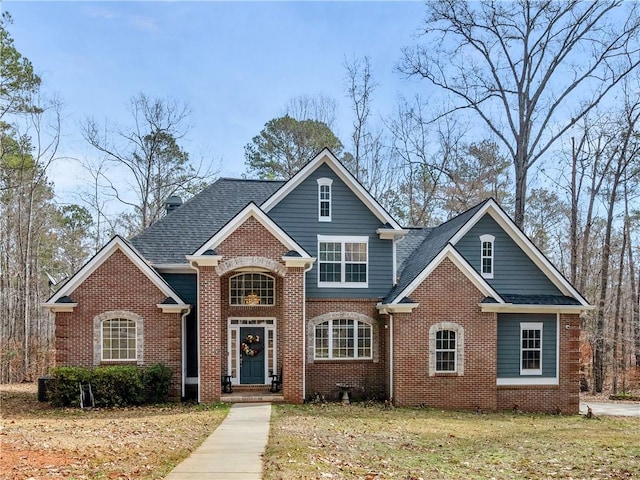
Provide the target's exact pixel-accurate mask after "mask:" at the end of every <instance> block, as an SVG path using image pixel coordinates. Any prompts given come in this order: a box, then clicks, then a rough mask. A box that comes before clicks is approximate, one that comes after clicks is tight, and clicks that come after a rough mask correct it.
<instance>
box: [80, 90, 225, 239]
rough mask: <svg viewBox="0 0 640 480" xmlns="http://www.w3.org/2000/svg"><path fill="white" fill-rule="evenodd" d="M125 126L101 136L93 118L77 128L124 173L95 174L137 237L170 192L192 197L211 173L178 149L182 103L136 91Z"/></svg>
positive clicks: (156, 215)
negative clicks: (120, 178) (122, 207)
mask: <svg viewBox="0 0 640 480" xmlns="http://www.w3.org/2000/svg"><path fill="white" fill-rule="evenodd" d="M130 114H131V118H132V121H133V123H132V124H131V125H130V127H128V128H126V129H123V128H116V127H114V128H113V129H112V130H110V129H109V127H108V126H105V128H104V132H103V131H102V130H101V128H100V127H99V126H98V124H97V123H96V121H95V120H93V119H88V120H87V121H86V122H85V124H84V126H83V135H84V138H85V139H86V140H87V142H89V144H90V145H91V146H93V147H94V148H95V149H96V150H98V151H99V152H101V153H102V154H103V155H104V158H105V160H106V161H107V162H108V163H110V164H111V165H112V166H115V167H117V168H118V169H120V175H121V176H122V173H123V172H124V182H118V181H117V180H116V176H117V175H107V174H106V172H103V174H101V176H102V178H103V179H104V180H105V181H106V182H107V184H108V189H109V190H110V192H111V195H112V196H113V197H114V198H116V199H117V200H118V201H119V202H120V203H121V204H123V205H125V206H126V207H129V208H131V209H132V211H133V214H129V215H127V216H126V220H128V233H129V234H135V233H138V232H140V231H142V230H144V229H145V228H147V227H148V226H149V225H151V224H152V223H154V222H155V221H156V220H158V219H159V218H160V217H161V216H162V215H163V214H164V202H165V201H166V199H167V198H168V197H170V196H171V195H174V194H182V195H187V196H190V195H193V194H194V193H196V191H197V190H199V189H201V188H202V186H203V183H202V182H203V180H206V179H208V178H210V177H211V176H212V175H213V173H212V172H211V171H210V169H209V168H205V167H204V165H203V163H202V162H200V164H198V165H195V166H194V164H193V163H192V162H191V160H190V158H189V154H188V153H187V152H185V151H184V150H183V149H182V147H181V146H180V145H179V141H180V140H182V139H183V138H184V136H185V135H186V133H187V130H188V126H187V124H186V122H187V117H188V114H189V110H188V108H187V107H186V106H185V105H182V104H181V103H179V102H177V101H174V100H164V99H160V98H149V97H147V96H146V95H144V94H142V93H140V94H138V95H137V96H135V97H133V98H132V99H131V104H130Z"/></svg>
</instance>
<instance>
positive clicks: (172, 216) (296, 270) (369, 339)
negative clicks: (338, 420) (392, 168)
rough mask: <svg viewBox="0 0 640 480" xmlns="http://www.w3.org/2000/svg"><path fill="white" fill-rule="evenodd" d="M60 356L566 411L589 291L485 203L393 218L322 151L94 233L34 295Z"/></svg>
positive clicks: (298, 385) (292, 387) (572, 398)
mask: <svg viewBox="0 0 640 480" xmlns="http://www.w3.org/2000/svg"><path fill="white" fill-rule="evenodd" d="M45 306H46V307H47V308H49V309H50V310H51V311H52V312H53V313H54V314H55V325H56V359H57V363H58V364H59V365H82V366H97V365H106V364H134V365H147V364H154V363H159V362H160V363H164V364H166V365H168V366H169V367H171V368H172V369H173V371H174V375H173V383H172V394H173V397H174V398H176V399H177V398H179V397H188V396H190V395H191V396H194V397H195V398H196V399H197V400H198V401H200V402H212V401H216V400H219V399H221V397H222V395H224V393H223V386H222V385H221V378H222V377H223V376H228V378H229V379H230V381H231V384H232V385H233V386H235V388H238V387H239V388H242V386H245V385H252V386H254V387H253V388H255V386H256V385H257V386H262V388H264V389H265V390H268V388H269V386H270V384H271V381H270V374H272V373H274V372H275V373H280V372H281V375H282V395H283V396H284V400H285V401H287V402H291V403H302V402H303V401H304V400H305V399H306V398H308V397H309V396H310V395H313V394H314V393H316V392H317V393H320V394H322V395H325V396H326V397H327V398H337V396H338V395H339V391H340V389H339V387H338V386H337V384H345V385H348V386H350V388H351V393H352V394H353V395H356V396H361V397H369V398H371V397H376V398H378V399H389V398H392V399H393V401H394V403H395V404H396V405H421V404H424V405H428V406H433V407H438V408H454V409H481V410H484V411H492V410H499V409H512V408H518V409H521V410H526V411H547V412H551V411H558V410H559V411H562V412H564V413H577V412H578V401H579V399H578V387H579V328H580V320H579V315H580V313H581V312H583V311H585V310H588V309H589V308H590V306H589V304H588V303H587V302H586V301H585V299H584V298H583V297H582V296H581V295H580V293H578V292H577V291H576V289H575V288H574V287H573V286H572V285H571V284H570V283H569V282H568V281H567V280H566V279H565V278H564V277H563V276H562V275H561V274H560V273H559V272H558V270H557V269H556V268H555V267H554V266H553V265H552V264H551V263H550V262H549V261H548V260H547V259H546V258H545V257H544V255H542V254H541V253H540V251H539V250H538V249H537V248H536V247H535V246H534V245H533V244H532V242H531V241H530V240H529V239H528V238H527V237H526V236H525V235H524V234H523V233H522V232H521V231H520V230H519V229H518V228H517V227H516V226H515V224H514V223H513V222H512V221H511V219H510V218H509V217H508V216H507V215H506V214H505V212H504V211H503V210H502V209H501V208H500V207H499V206H498V205H497V204H496V202H495V201H493V200H487V201H485V202H483V203H481V204H479V205H477V206H475V207H474V208H472V209H470V210H468V211H466V212H464V213H462V214H461V215H459V216H457V217H455V218H453V219H452V220H449V221H448V222H445V223H443V224H442V225H440V226H438V227H435V228H412V229H405V228H402V227H401V226H400V225H399V224H398V223H397V222H396V221H395V220H394V219H393V218H392V217H391V216H390V215H389V213H388V212H386V211H385V210H384V209H383V208H382V207H381V206H380V204H379V203H378V202H377V201H376V200H375V199H374V198H373V197H372V196H371V195H370V194H369V193H368V192H367V191H366V190H365V189H364V188H363V187H362V186H361V185H360V184H359V183H358V182H357V180H355V178H354V177H353V176H352V175H351V174H350V173H349V172H348V171H347V170H346V169H345V168H344V167H343V166H342V165H341V164H340V162H339V161H338V160H337V159H336V158H335V157H334V155H333V154H332V153H331V152H330V151H329V150H327V149H325V150H323V151H322V152H320V153H319V154H318V155H317V157H315V159H314V160H312V161H311V162H310V163H308V164H307V165H306V166H305V167H304V168H302V169H301V170H300V171H299V172H298V173H297V174H296V175H295V176H294V177H292V178H291V179H290V180H289V181H286V182H282V181H263V180H246V179H241V180H239V179H220V180H218V181H216V182H215V183H213V184H212V185H210V186H209V187H207V188H206V189H204V190H203V191H202V192H201V193H200V194H198V195H196V196H195V197H193V198H192V199H190V200H189V201H187V202H186V203H184V204H183V205H180V206H177V207H176V206H175V205H172V211H171V212H169V213H168V214H167V215H166V216H165V217H163V218H162V219H161V220H159V221H158V222H157V223H155V224H154V225H152V226H151V227H150V228H148V229H147V230H146V231H144V232H143V233H141V234H140V235H138V236H137V237H135V238H133V239H131V240H130V241H127V240H125V239H123V238H120V237H118V236H116V237H114V238H113V239H112V240H111V241H110V242H109V243H108V244H107V245H105V246H104V247H103V248H102V249H101V250H100V251H99V252H98V253H97V254H96V255H95V256H94V257H93V258H92V259H91V260H90V261H89V262H88V263H87V264H86V265H84V266H83V267H82V268H81V269H80V270H79V271H78V272H77V273H76V274H75V275H74V276H73V277H72V278H71V279H70V280H69V281H68V282H67V283H66V284H65V285H64V286H63V287H62V288H60V290H58V291H57V292H56V294H55V295H53V296H52V297H51V298H50V299H49V300H48V301H47V302H46V304H45Z"/></svg>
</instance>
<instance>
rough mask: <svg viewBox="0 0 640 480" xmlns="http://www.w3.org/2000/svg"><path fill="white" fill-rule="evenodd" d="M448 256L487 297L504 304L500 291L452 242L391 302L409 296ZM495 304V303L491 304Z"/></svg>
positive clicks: (397, 301) (399, 300)
mask: <svg viewBox="0 0 640 480" xmlns="http://www.w3.org/2000/svg"><path fill="white" fill-rule="evenodd" d="M445 258H448V259H449V260H451V261H452V262H453V264H454V265H455V266H456V267H458V269H459V270H460V271H461V272H462V273H463V274H464V275H465V276H466V277H467V278H468V279H469V280H470V281H471V282H472V283H473V284H474V285H475V287H476V288H477V289H478V290H479V291H480V292H481V293H482V294H484V295H485V296H486V297H493V298H495V300H496V301H497V302H498V304H504V303H505V302H504V300H503V299H502V297H500V295H499V294H498V292H496V291H495V290H494V289H493V288H492V287H491V285H489V284H488V283H487V282H486V280H485V279H484V278H482V277H481V276H480V274H479V273H478V272H476V270H475V269H474V268H473V267H472V266H471V265H469V263H468V262H467V261H466V260H465V259H464V257H463V256H462V255H460V253H458V251H457V250H456V249H455V248H454V247H453V245H451V244H447V246H446V247H444V248H443V249H442V250H441V251H440V253H438V255H436V257H435V258H434V259H433V260H431V262H429V264H428V265H427V266H426V267H425V268H424V269H423V270H422V272H420V273H419V274H418V275H417V276H416V278H414V279H413V280H412V281H411V283H410V284H409V285H407V286H406V287H405V288H404V290H402V291H401V292H400V293H398V294H397V295H396V296H395V300H394V301H393V302H391V305H397V304H399V303H400V302H401V301H402V299H403V298H405V297H409V296H410V295H411V294H412V293H413V292H414V290H415V289H416V288H418V286H420V285H421V284H422V282H424V280H425V279H426V278H427V277H428V276H429V275H431V273H433V271H434V270H435V269H436V268H437V267H438V265H440V264H441V263H442V261H443V260H444V259H445ZM491 305H495V304H491Z"/></svg>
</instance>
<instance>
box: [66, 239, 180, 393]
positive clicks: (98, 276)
mask: <svg viewBox="0 0 640 480" xmlns="http://www.w3.org/2000/svg"><path fill="white" fill-rule="evenodd" d="M70 297H71V298H72V299H73V300H74V301H75V302H77V303H78V306H77V307H76V308H75V309H74V311H73V312H59V313H57V314H56V320H55V326H56V364H57V365H59V366H72V365H73V366H83V367H93V366H96V362H95V360H94V355H95V352H94V318H95V317H96V316H98V315H101V314H104V313H105V312H118V311H122V310H125V311H128V312H132V313H134V314H136V315H139V316H140V317H142V319H143V329H144V334H143V335H144V347H143V348H144V352H143V357H142V362H141V365H153V364H156V363H163V364H165V365H167V366H168V367H169V368H171V370H172V371H173V377H172V379H171V386H170V397H171V398H172V399H174V400H178V399H179V398H180V392H181V385H182V376H181V375H182V371H181V365H182V354H181V351H182V348H181V334H180V332H181V316H180V314H178V313H170V314H167V313H162V311H161V310H160V309H159V308H158V307H157V304H159V303H162V301H164V299H165V295H164V294H163V293H162V292H161V291H160V290H159V289H158V288H157V287H156V286H155V285H154V284H153V283H152V282H151V280H149V278H147V276H146V275H145V274H144V273H142V272H141V271H140V269H139V268H138V267H137V266H136V265H135V264H133V263H132V262H131V261H130V260H129V258H128V257H127V256H126V255H125V254H124V253H122V252H121V251H120V250H116V251H115V252H114V253H113V254H112V255H111V256H110V257H109V258H107V259H106V260H105V261H104V262H103V263H102V265H100V266H99V267H98V268H97V269H96V270H95V271H94V272H93V273H92V274H91V275H89V277H88V278H87V279H86V280H85V281H84V282H82V284H80V285H79V286H78V287H77V288H76V289H75V290H74V291H73V292H71V294H70ZM98 358H99V357H98ZM121 363H122V362H100V364H101V365H105V364H121ZM129 364H133V365H135V364H137V362H130V363H129Z"/></svg>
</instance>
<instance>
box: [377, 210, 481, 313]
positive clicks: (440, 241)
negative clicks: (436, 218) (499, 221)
mask: <svg viewBox="0 0 640 480" xmlns="http://www.w3.org/2000/svg"><path fill="white" fill-rule="evenodd" d="M487 201H488V200H486V201H485V202H482V203H479V204H478V205H476V206H475V207H473V208H471V209H469V210H467V211H466V212H464V213H461V214H460V215H458V216H457V217H454V218H452V219H451V220H449V221H447V222H444V223H442V224H440V225H438V226H437V227H435V228H432V229H424V230H428V232H424V231H423V232H422V233H423V235H424V234H425V233H428V234H427V235H426V236H425V237H424V240H422V242H421V243H419V244H418V245H417V246H416V247H415V249H414V250H413V251H412V252H410V253H409V254H408V255H407V252H403V256H404V261H402V264H401V265H400V267H401V268H400V269H398V283H397V285H396V286H395V287H394V288H393V289H392V290H391V292H390V293H389V295H387V297H386V298H385V299H384V301H383V303H391V302H393V301H394V300H395V299H396V297H397V296H398V295H399V294H400V293H402V291H403V290H404V289H405V288H407V287H408V286H409V284H410V283H411V282H412V281H413V280H414V279H415V278H416V277H417V276H418V275H419V274H420V272H422V271H423V270H424V269H425V268H426V267H427V265H429V263H431V261H432V260H433V259H434V258H435V257H436V256H437V255H438V254H439V253H440V252H441V251H442V249H443V248H444V247H446V246H447V244H448V243H449V241H450V240H451V238H453V236H454V235H455V234H456V233H457V232H458V230H460V228H462V227H463V225H465V224H466V223H467V222H468V221H469V220H470V219H471V218H472V217H473V216H474V215H475V214H476V212H477V211H478V210H480V209H481V208H482V206H483V205H484V204H485V203H486V202H487ZM414 236H415V237H418V238H419V234H418V233H417V232H416V233H414ZM416 239H417V238H416ZM412 243H413V242H412V241H411V240H410V244H412ZM401 244H402V242H400V243H399V244H398V245H401ZM400 300H402V299H400Z"/></svg>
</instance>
